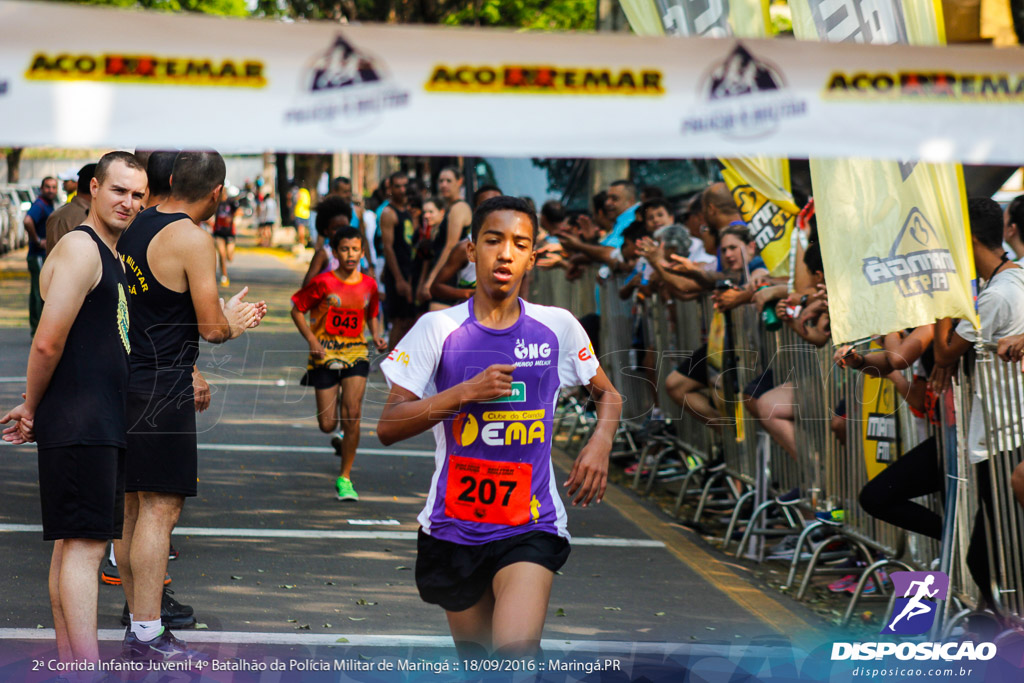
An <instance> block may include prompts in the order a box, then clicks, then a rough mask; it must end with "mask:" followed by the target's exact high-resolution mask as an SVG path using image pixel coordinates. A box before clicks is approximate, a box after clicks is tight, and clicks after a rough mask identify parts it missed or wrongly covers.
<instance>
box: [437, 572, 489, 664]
mask: <svg viewBox="0 0 1024 683" xmlns="http://www.w3.org/2000/svg"><path fill="white" fill-rule="evenodd" d="M445 615H446V616H447V617H448V630H449V631H451V634H452V640H454V641H455V649H456V651H457V652H458V653H459V657H460V658H461V659H479V658H481V657H487V656H488V655H490V652H491V645H492V641H493V635H492V630H491V629H492V623H493V621H494V590H493V588H488V589H487V592H486V593H484V596H483V597H482V598H480V601H479V602H477V603H476V604H475V605H473V606H472V607H470V608H469V609H466V610H462V611H461V612H448V611H447V610H446V611H445Z"/></svg>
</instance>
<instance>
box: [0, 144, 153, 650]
mask: <svg viewBox="0 0 1024 683" xmlns="http://www.w3.org/2000/svg"><path fill="white" fill-rule="evenodd" d="M90 186H91V190H92V201H91V204H90V210H89V215H88V217H87V218H86V219H85V222H84V224H83V225H82V226H81V227H78V228H76V229H75V230H72V231H71V232H69V233H68V234H67V235H65V236H64V238H63V239H61V241H60V242H59V243H58V244H57V246H56V247H55V248H54V250H53V252H52V253H51V254H50V257H49V258H48V259H47V260H46V263H45V265H44V266H43V270H42V272H41V273H40V290H41V292H42V295H43V299H44V301H45V302H46V303H45V305H44V307H43V312H42V317H41V319H40V321H39V327H38V329H37V331H36V335H35V337H34V339H33V340H32V348H31V350H30V351H29V360H28V372H27V374H28V382H27V387H26V389H25V402H24V403H23V404H22V405H20V406H18V407H17V408H15V409H14V410H12V411H11V412H10V413H8V414H7V415H6V416H4V417H3V418H2V419H0V422H2V423H5V424H6V423H8V422H11V421H12V420H13V421H14V425H12V426H10V427H8V428H7V429H5V430H4V437H3V438H4V440H5V441H11V442H13V443H25V442H27V441H32V440H35V441H37V442H38V444H39V496H40V500H41V503H42V517H43V538H44V539H45V540H54V541H56V543H54V548H53V557H52V560H51V562H50V579H49V582H50V604H51V606H52V608H53V621H54V627H55V631H56V635H57V649H58V652H59V654H60V658H61V659H62V660H64V661H71V660H74V661H92V662H96V661H98V659H99V652H98V649H97V643H96V635H97V634H96V604H97V602H96V601H97V583H96V571H97V569H98V568H99V565H100V561H101V560H102V559H103V553H104V549H105V548H106V544H107V541H108V540H110V539H112V538H120V537H121V530H122V529H121V528H122V515H123V511H124V504H123V499H124V471H125V470H124V465H125V445H126V440H125V431H126V426H125V396H126V393H127V390H128V373H129V367H128V355H129V349H130V341H129V338H128V335H129V321H128V300H127V296H128V293H127V289H128V282H127V280H126V278H125V273H124V268H123V267H122V265H121V261H120V259H119V258H118V255H117V252H116V251H115V245H116V244H117V240H118V237H119V236H120V235H121V233H122V232H123V231H124V230H125V229H126V228H127V227H128V226H129V225H130V224H131V222H132V220H133V219H134V218H135V215H136V213H137V212H138V211H139V208H140V207H141V204H142V197H143V194H144V193H145V191H146V171H145V169H143V167H142V164H140V163H139V162H138V160H137V159H136V158H135V157H134V156H133V155H131V154H129V153H127V152H111V153H109V154H106V155H104V157H103V158H102V159H100V161H99V164H98V165H97V167H96V172H95V174H94V177H93V179H92V181H91V183H90Z"/></svg>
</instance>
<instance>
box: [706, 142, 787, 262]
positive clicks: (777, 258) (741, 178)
mask: <svg viewBox="0 0 1024 683" xmlns="http://www.w3.org/2000/svg"><path fill="white" fill-rule="evenodd" d="M739 161H746V160H745V159H735V160H734V159H722V163H723V164H724V165H725V168H724V169H723V170H722V179H723V180H724V181H725V184H726V185H728V186H729V191H730V192H732V197H733V199H734V200H735V201H736V206H738V207H739V209H740V215H742V216H743V221H744V222H745V223H746V224H747V225H749V226H750V231H751V234H752V235H753V236H754V241H755V242H756V243H757V250H758V252H759V253H760V255H761V258H762V259H763V260H764V263H765V266H767V268H768V270H769V271H771V273H772V274H773V275H777V276H782V275H786V274H787V273H788V272H789V248H790V244H789V243H790V235H791V234H792V232H793V228H794V227H795V226H796V215H797V213H798V211H797V210H796V206H795V205H794V204H793V201H792V199H790V200H788V201H784V203H785V205H786V206H788V207H790V210H788V211H787V210H784V209H783V208H781V207H780V206H779V205H778V204H776V203H775V202H773V201H770V200H769V198H768V197H767V196H765V194H764V193H763V192H760V191H759V189H760V188H763V187H765V186H766V185H767V186H769V187H772V186H774V185H773V184H772V183H771V181H768V180H766V181H764V182H762V184H761V185H760V186H758V185H755V184H754V183H753V182H750V181H748V179H749V178H756V177H758V174H757V173H756V172H755V173H750V174H748V175H743V174H741V173H740V172H739V171H737V170H736V168H735V166H734V163H735V162H739ZM764 161H765V162H768V164H770V163H771V162H779V164H778V165H784V166H786V167H787V171H788V166H789V164H788V162H787V160H786V159H765V160H764Z"/></svg>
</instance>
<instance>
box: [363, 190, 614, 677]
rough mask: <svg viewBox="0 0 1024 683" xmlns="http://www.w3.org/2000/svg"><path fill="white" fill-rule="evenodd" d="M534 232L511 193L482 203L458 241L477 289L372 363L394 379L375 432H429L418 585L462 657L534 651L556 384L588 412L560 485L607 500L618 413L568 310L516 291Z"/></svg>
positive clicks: (550, 562)
mask: <svg viewBox="0 0 1024 683" xmlns="http://www.w3.org/2000/svg"><path fill="white" fill-rule="evenodd" d="M536 230H537V219H536V216H535V215H534V214H533V213H532V212H531V211H530V209H529V207H528V206H527V205H526V204H525V203H524V202H523V201H522V200H519V199H516V198H515V197H496V198H494V199H490V200H488V201H486V202H484V203H483V204H481V206H480V207H478V209H477V211H476V214H475V215H474V217H473V224H472V243H471V244H470V247H469V256H470V260H471V261H473V262H474V263H476V265H477V289H476V293H475V295H474V296H473V298H472V299H470V300H469V301H467V302H466V303H464V304H461V305H458V306H454V307H452V308H449V309H445V310H443V311H436V312H432V313H428V314H427V315H425V316H423V317H422V318H420V320H419V322H417V324H416V325H415V327H413V329H412V330H410V331H409V333H408V334H407V335H406V336H405V337H404V338H403V339H402V340H400V341H399V342H398V344H397V346H396V347H395V348H394V350H393V351H392V352H391V354H390V355H389V356H388V358H387V360H385V361H384V363H383V364H382V365H381V370H382V371H383V372H384V375H385V377H386V378H387V380H388V382H389V384H390V385H391V394H390V396H389V397H388V403H387V406H386V407H385V408H384V411H383V414H382V415H381V419H380V422H379V424H378V434H379V436H380V439H381V441H382V442H383V443H384V444H385V445H390V444H392V443H394V442H396V441H400V440H402V439H406V438H409V437H411V436H414V435H416V434H419V433H422V432H424V431H426V430H427V429H432V430H433V432H434V438H435V439H436V440H437V451H436V454H435V465H436V468H435V471H434V476H433V479H432V481H431V486H430V492H429V495H428V497H427V503H426V506H425V507H424V509H423V511H422V512H421V513H420V515H419V522H420V524H421V527H422V528H421V531H420V536H419V548H418V550H419V552H418V559H417V562H416V583H417V587H418V588H419V591H420V595H421V597H422V598H423V599H424V600H425V601H427V602H430V603H433V604H438V605H441V607H443V608H444V609H445V611H446V612H447V617H448V622H449V627H450V629H451V633H452V637H453V638H454V640H455V644H456V647H457V648H458V650H459V653H460V655H461V656H463V657H465V656H480V655H485V656H486V655H487V654H489V653H490V652H492V651H496V652H500V653H502V654H504V655H529V654H533V653H535V652H536V651H537V649H538V646H539V643H540V635H541V631H542V630H543V626H544V615H545V612H546V610H547V606H548V598H549V596H550V591H551V581H552V578H553V576H554V572H555V571H557V570H558V569H559V568H560V567H561V566H562V565H563V564H564V563H565V560H566V559H567V558H568V555H569V543H568V541H569V533H568V530H567V528H566V515H565V508H564V506H563V505H562V503H561V500H560V498H559V495H558V489H557V483H556V481H555V476H554V472H553V469H552V464H551V426H552V417H553V413H554V409H555V403H556V400H557V398H558V392H559V389H560V388H561V387H563V386H578V385H586V386H587V387H588V388H589V389H590V391H591V394H592V396H593V398H594V401H595V402H596V405H597V413H598V427H597V430H596V431H595V433H594V436H593V437H592V438H591V440H590V441H589V442H588V443H587V445H586V446H585V447H584V448H583V449H582V450H581V451H580V454H579V457H578V458H577V459H576V462H575V464H574V466H573V469H572V472H571V473H570V475H569V478H568V481H567V482H565V486H567V487H568V493H569V495H570V496H572V497H573V505H576V504H582V505H583V506H586V505H587V504H589V503H590V502H591V501H593V500H596V501H597V502H600V500H601V497H602V496H603V495H604V490H605V485H606V483H607V474H608V455H609V452H610V450H611V445H612V440H613V438H614V435H615V430H616V428H617V426H618V419H619V413H620V411H621V397H620V396H619V394H618V393H617V392H616V391H615V389H614V387H612V385H611V383H610V382H609V380H608V378H607V377H606V376H605V374H604V371H603V370H601V367H600V365H599V364H598V362H597V359H596V358H595V357H594V350H593V347H592V346H591V344H590V340H589V339H588V338H587V335H586V333H585V332H584V331H583V328H582V326H581V325H580V324H579V322H578V321H577V320H576V318H575V317H574V316H573V315H572V314H571V313H569V312H568V311H565V310H562V309H559V308H552V307H548V306H537V305H534V304H530V303H527V302H524V301H522V300H521V299H519V297H518V294H519V288H520V285H521V283H522V280H523V277H524V276H525V274H526V272H527V271H528V270H530V269H531V268H532V267H533V263H534V239H535V236H536Z"/></svg>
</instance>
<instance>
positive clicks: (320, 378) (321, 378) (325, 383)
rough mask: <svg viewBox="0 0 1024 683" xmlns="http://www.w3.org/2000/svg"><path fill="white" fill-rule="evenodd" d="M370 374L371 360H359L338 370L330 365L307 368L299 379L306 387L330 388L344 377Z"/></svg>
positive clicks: (367, 375)
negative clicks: (329, 366)
mask: <svg viewBox="0 0 1024 683" xmlns="http://www.w3.org/2000/svg"><path fill="white" fill-rule="evenodd" d="M369 376H370V361H368V360H359V361H356V362H355V363H353V364H352V365H350V366H349V367H347V368H339V369H337V370H332V369H330V368H328V367H319V368H313V369H312V370H306V374H305V375H303V376H302V379H300V380H299V384H301V385H302V386H304V387H313V388H314V389H330V388H331V387H336V386H338V385H339V384H340V383H341V380H343V379H348V378H349V377H369Z"/></svg>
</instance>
